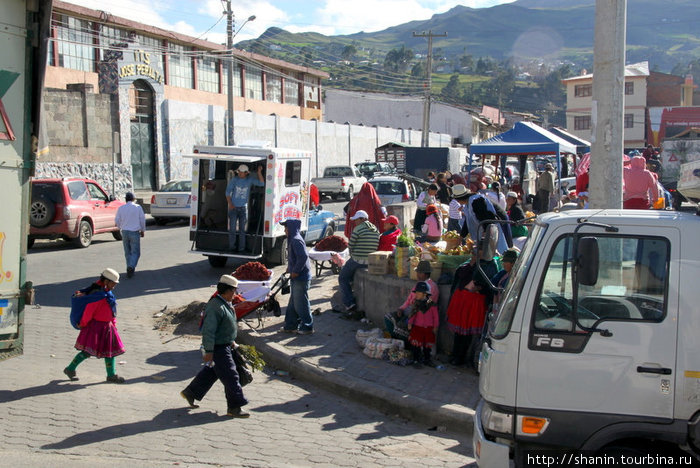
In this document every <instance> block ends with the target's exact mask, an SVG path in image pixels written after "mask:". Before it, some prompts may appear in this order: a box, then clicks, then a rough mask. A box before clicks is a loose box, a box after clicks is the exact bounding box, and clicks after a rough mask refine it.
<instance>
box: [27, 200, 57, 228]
mask: <svg viewBox="0 0 700 468" xmlns="http://www.w3.org/2000/svg"><path fill="white" fill-rule="evenodd" d="M55 214H56V207H55V206H54V204H53V203H52V202H51V201H50V200H48V199H46V198H44V197H40V198H37V199H36V200H33V201H32V204H31V207H30V208H29V224H31V225H32V226H34V227H37V228H42V227H44V226H48V225H49V223H50V222H51V221H52V220H53V217H54V215H55Z"/></svg>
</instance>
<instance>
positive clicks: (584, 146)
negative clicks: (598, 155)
mask: <svg viewBox="0 0 700 468" xmlns="http://www.w3.org/2000/svg"><path fill="white" fill-rule="evenodd" d="M549 131H550V132H551V133H554V134H555V135H556V136H558V137H560V138H563V139H564V140H566V141H568V142H569V143H571V144H573V145H576V151H577V152H578V153H588V152H589V151H590V150H591V142H590V141H588V140H584V139H583V138H581V137H577V136H576V135H573V134H571V133H569V132H567V131H566V130H564V129H563V128H560V127H552V128H550V129H549Z"/></svg>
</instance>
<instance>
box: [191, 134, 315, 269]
mask: <svg viewBox="0 0 700 468" xmlns="http://www.w3.org/2000/svg"><path fill="white" fill-rule="evenodd" d="M184 156H185V157H188V158H192V216H191V219H190V241H192V250H191V251H192V252H193V253H199V254H203V255H206V256H207V258H208V259H209V263H210V264H211V265H212V266H214V267H223V266H224V265H225V264H226V261H227V259H228V258H230V257H233V258H239V259H246V260H258V259H262V260H264V261H266V262H269V263H274V264H284V263H286V258H287V238H286V237H285V235H284V227H283V226H281V225H280V221H283V220H284V219H287V218H298V219H301V231H302V232H306V231H307V228H308V218H309V172H310V168H311V153H310V152H308V151H301V150H294V149H282V148H262V147H244V146H195V148H194V153H193V154H188V155H184ZM241 164H246V165H247V166H248V167H249V169H250V172H251V174H255V173H256V171H257V167H258V166H260V165H262V166H263V177H264V179H265V186H264V187H255V186H253V187H251V193H250V199H249V201H248V224H247V229H246V231H247V237H246V246H247V247H248V249H249V250H248V251H247V252H246V253H237V252H235V251H231V250H229V237H228V236H229V229H228V205H227V202H226V196H225V191H226V185H227V184H228V181H229V180H230V178H231V177H235V173H234V171H235V170H236V169H237V168H238V166H239V165H241ZM307 240H308V239H307Z"/></svg>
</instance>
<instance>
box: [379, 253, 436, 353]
mask: <svg viewBox="0 0 700 468" xmlns="http://www.w3.org/2000/svg"><path fill="white" fill-rule="evenodd" d="M415 272H416V277H417V278H418V283H416V285H418V284H420V283H421V282H423V281H425V283H426V284H427V285H428V287H430V299H431V300H432V301H433V302H435V303H436V304H437V302H438V298H439V296H440V290H439V289H438V285H437V283H436V282H435V281H433V280H432V279H430V275H431V273H432V267H431V266H430V262H429V261H427V260H421V261H420V262H419V263H418V266H417V267H416V268H415ZM415 297H416V289H415V286H414V287H413V289H412V290H411V293H410V294H409V295H408V297H407V298H406V301H405V302H404V303H403V304H402V305H401V307H399V308H398V309H396V310H394V311H392V312H389V313H387V314H386V315H385V316H384V325H385V326H386V330H387V333H388V334H389V335H390V336H391V337H392V338H395V339H397V340H403V341H404V342H406V340H408V316H409V315H410V313H411V307H412V306H413V300H414V299H415Z"/></svg>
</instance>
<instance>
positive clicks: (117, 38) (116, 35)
mask: <svg viewBox="0 0 700 468" xmlns="http://www.w3.org/2000/svg"><path fill="white" fill-rule="evenodd" d="M99 40H100V60H108V59H109V56H110V55H111V51H116V50H118V49H121V48H122V47H123V45H124V44H126V43H127V42H128V40H129V35H128V34H127V32H126V31H125V30H123V29H119V28H114V27H112V26H106V25H104V24H101V25H100V33H99ZM112 56H113V55H112Z"/></svg>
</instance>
